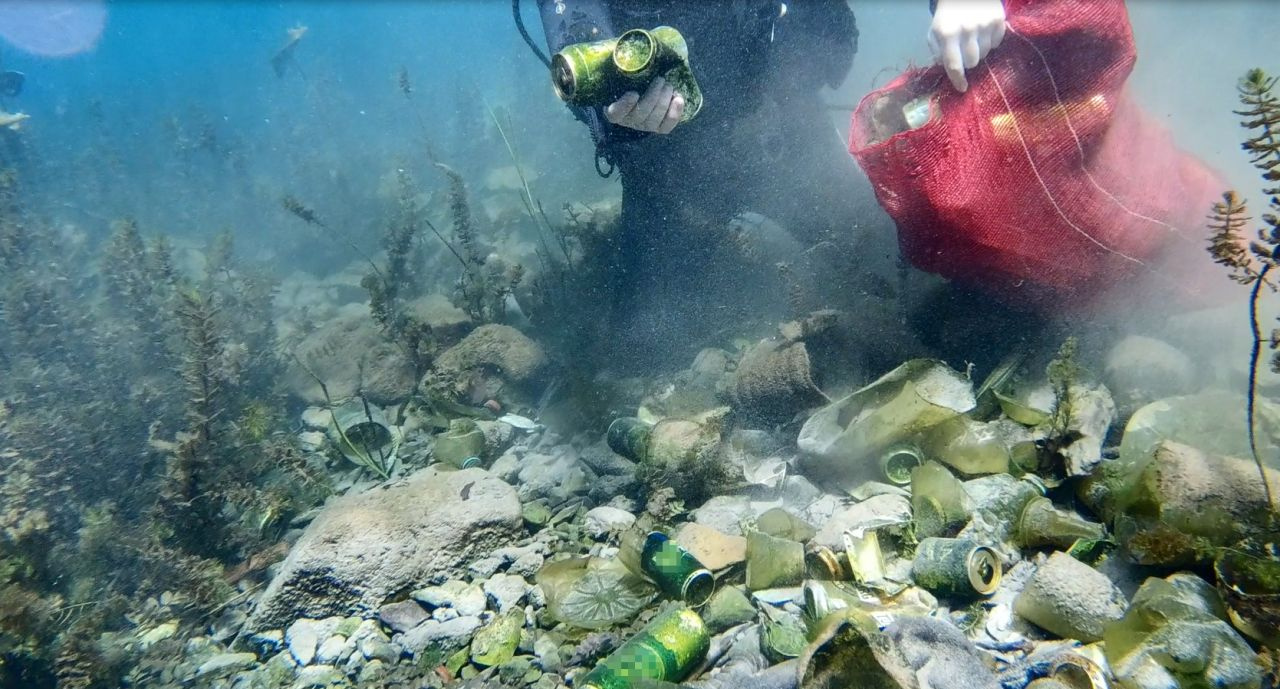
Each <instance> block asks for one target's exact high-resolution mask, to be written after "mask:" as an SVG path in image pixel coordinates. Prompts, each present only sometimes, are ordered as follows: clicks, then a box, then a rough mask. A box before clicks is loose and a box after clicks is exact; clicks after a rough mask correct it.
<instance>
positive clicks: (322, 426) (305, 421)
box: [302, 407, 333, 431]
mask: <svg viewBox="0 0 1280 689" xmlns="http://www.w3.org/2000/svg"><path fill="white" fill-rule="evenodd" d="M332 418H333V416H332V415H331V414H330V413H329V411H328V410H327V409H321V408H320V407H307V408H306V409H304V410H302V425H303V426H306V427H307V428H308V429H310V430H313V431H323V430H326V429H328V428H329V424H330V423H332Z"/></svg>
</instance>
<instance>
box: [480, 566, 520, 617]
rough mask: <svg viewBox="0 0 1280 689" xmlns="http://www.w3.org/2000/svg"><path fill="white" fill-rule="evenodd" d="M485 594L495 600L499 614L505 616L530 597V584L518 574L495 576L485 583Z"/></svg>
mask: <svg viewBox="0 0 1280 689" xmlns="http://www.w3.org/2000/svg"><path fill="white" fill-rule="evenodd" d="M484 592H485V593H486V594H488V595H489V598H491V599H493V602H494V604H495V605H496V606H497V608H498V614H501V615H505V614H506V613H507V611H508V610H510V609H512V608H514V607H516V606H517V605H519V604H520V601H522V600H524V597H525V596H526V595H528V593H529V582H527V581H525V580H524V577H522V576H519V575H516V574H495V575H493V576H492V577H489V579H488V580H487V581H485V582H484Z"/></svg>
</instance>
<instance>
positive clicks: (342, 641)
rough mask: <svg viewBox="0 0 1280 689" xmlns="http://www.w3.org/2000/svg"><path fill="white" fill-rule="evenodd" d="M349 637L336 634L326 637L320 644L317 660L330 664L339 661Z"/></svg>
mask: <svg viewBox="0 0 1280 689" xmlns="http://www.w3.org/2000/svg"><path fill="white" fill-rule="evenodd" d="M346 647H347V637H345V636H340V635H334V636H331V637H329V638H328V639H325V641H324V643H322V644H320V648H319V649H318V650H317V651H316V662H318V663H324V664H326V665H327V664H330V663H334V662H336V661H338V660H339V659H340V658H341V657H342V652H343V651H344V650H346Z"/></svg>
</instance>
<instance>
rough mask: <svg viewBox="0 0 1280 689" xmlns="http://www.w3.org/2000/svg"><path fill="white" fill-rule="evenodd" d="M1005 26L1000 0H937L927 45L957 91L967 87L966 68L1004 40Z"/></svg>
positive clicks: (981, 58) (970, 66) (972, 65)
mask: <svg viewBox="0 0 1280 689" xmlns="http://www.w3.org/2000/svg"><path fill="white" fill-rule="evenodd" d="M1006 29H1007V26H1006V24H1005V13H1004V7H1003V5H1002V4H1001V1H1000V0H938V5H937V11H936V12H935V13H934V16H933V24H932V25H931V27H930V32H929V47H930V49H931V50H933V53H934V56H935V57H936V59H937V60H938V62H939V63H941V64H942V67H943V69H945V70H946V72H947V77H948V78H949V79H950V80H951V84H952V86H954V87H955V88H956V90H957V91H965V90H966V89H968V87H969V82H968V79H967V78H966V77H965V70H969V69H973V68H974V67H977V66H978V64H979V63H980V62H981V61H982V60H984V59H986V57H987V54H988V53H990V52H991V49H992V48H995V47H996V46H998V45H1000V43H1001V42H1002V41H1003V40H1004V36H1005V31H1006Z"/></svg>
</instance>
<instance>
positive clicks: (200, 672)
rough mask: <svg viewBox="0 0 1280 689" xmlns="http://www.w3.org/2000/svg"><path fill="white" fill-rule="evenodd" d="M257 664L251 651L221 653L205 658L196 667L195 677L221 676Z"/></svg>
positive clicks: (209, 677) (255, 657)
mask: <svg viewBox="0 0 1280 689" xmlns="http://www.w3.org/2000/svg"><path fill="white" fill-rule="evenodd" d="M257 664H258V656H256V655H254V654H253V653H223V654H221V655H216V656H214V657H212V658H210V659H209V660H206V661H205V662H204V663H202V664H201V665H200V667H199V668H197V669H196V674H195V676H196V678H197V679H201V678H204V679H212V678H215V677H223V676H226V675H229V674H231V673H233V672H239V671H240V670H248V669H249V668H252V667H254V666H255V665H257Z"/></svg>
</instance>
